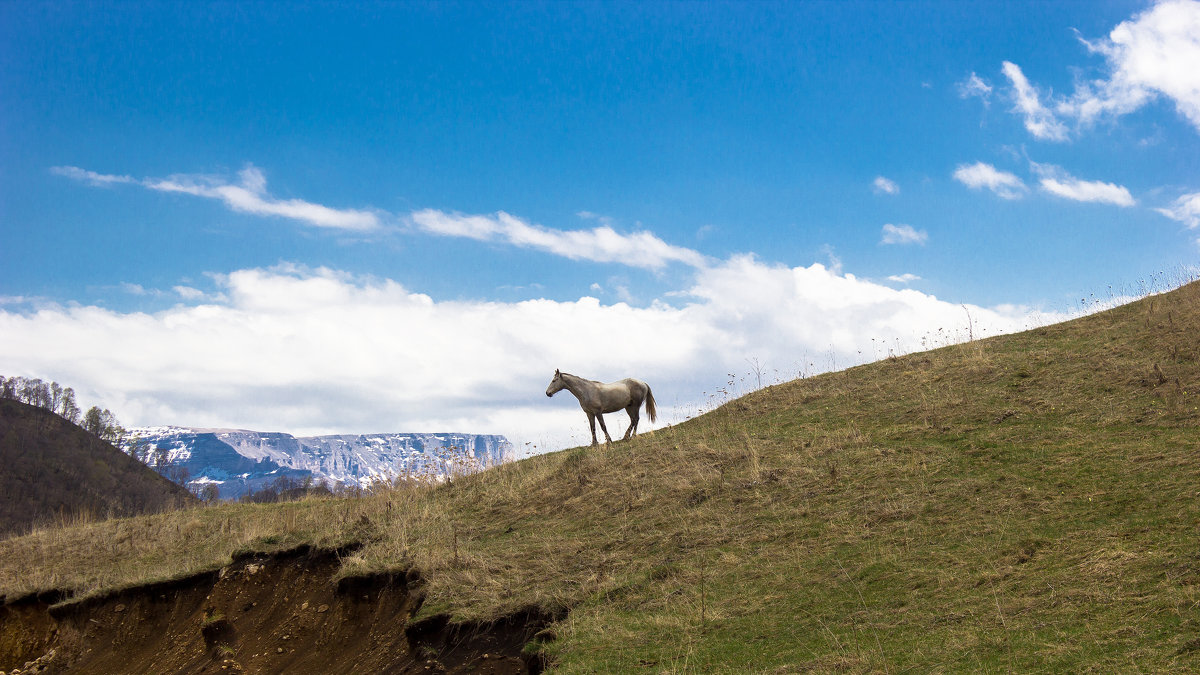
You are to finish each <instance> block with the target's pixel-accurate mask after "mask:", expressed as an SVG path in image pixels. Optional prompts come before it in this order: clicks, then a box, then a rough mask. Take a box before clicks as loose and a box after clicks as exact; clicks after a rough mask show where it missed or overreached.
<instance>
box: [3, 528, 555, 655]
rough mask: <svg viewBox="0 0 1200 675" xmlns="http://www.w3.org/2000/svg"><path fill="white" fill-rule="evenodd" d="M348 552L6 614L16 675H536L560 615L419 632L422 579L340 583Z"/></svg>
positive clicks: (22, 605)
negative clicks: (544, 637) (530, 647)
mask: <svg viewBox="0 0 1200 675" xmlns="http://www.w3.org/2000/svg"><path fill="white" fill-rule="evenodd" d="M342 554H344V552H339V551H314V550H310V549H299V550H295V551H289V552H285V553H276V554H271V555H247V556H244V557H240V558H238V559H236V560H234V561H233V562H232V563H231V564H230V565H228V566H227V567H225V568H223V569H221V570H220V571H217V572H211V573H206V574H202V575H197V576H193V577H189V578H186V579H181V580H176V581H171V582H165V583H160V584H155V585H151V586H143V587H139V588H133V589H127V590H124V591H120V592H118V593H114V594H111V595H108V596H104V597H98V598H90V599H87V600H83V601H78V602H70V601H67V602H62V597H61V594H54V593H49V594H45V593H44V594H41V595H39V596H30V597H25V598H19V599H15V600H12V601H9V602H6V603H5V604H4V605H3V607H0V670H2V671H4V672H6V673H14V672H21V673H28V672H44V673H59V672H72V673H75V672H78V673H155V674H157V673H167V672H170V673H226V672H233V673H237V672H245V673H285V672H286V673H439V672H443V673H452V672H472V673H497V674H508V673H529V672H540V670H541V668H542V664H541V663H540V662H539V661H538V659H537V657H527V656H525V655H523V654H522V650H523V648H524V646H525V645H526V643H527V642H529V640H530V639H532V638H533V636H534V635H535V634H536V633H537V632H538V631H539V630H541V629H543V628H544V627H545V626H546V625H547V624H548V623H549V622H551V621H552V620H553V618H554V617H549V616H545V615H543V614H541V613H540V612H537V611H533V610H531V611H526V612H521V613H518V614H516V615H514V616H510V617H506V618H505V619H502V620H499V621H496V622H493V623H488V624H465V625H464V624H453V623H450V622H449V621H448V620H447V619H446V617H437V616H434V617H430V618H427V619H425V620H423V621H421V622H419V623H416V624H412V623H410V619H411V618H412V616H413V614H414V613H415V612H416V611H417V609H418V608H419V607H420V604H421V601H422V594H421V591H420V586H421V582H420V579H419V578H418V577H417V575H416V574H414V573H411V572H410V573H408V574H407V575H380V576H373V577H367V578H348V579H342V580H340V582H338V583H335V582H334V577H335V573H336V572H337V569H338V560H339V556H340V555H342Z"/></svg>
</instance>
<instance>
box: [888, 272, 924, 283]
mask: <svg viewBox="0 0 1200 675" xmlns="http://www.w3.org/2000/svg"><path fill="white" fill-rule="evenodd" d="M887 280H888V281H894V282H896V283H898V284H911V283H912V282H914V281H920V280H921V277H919V276H917V275H915V274H912V273H911V272H905V273H904V274H893V275H891V276H890V277H888V278H887Z"/></svg>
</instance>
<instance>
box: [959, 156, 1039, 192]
mask: <svg viewBox="0 0 1200 675" xmlns="http://www.w3.org/2000/svg"><path fill="white" fill-rule="evenodd" d="M954 179H955V180H957V181H958V182H960V183H962V184H963V185H966V186H967V187H969V188H972V189H976V190H978V189H980V188H987V189H989V190H991V191H992V192H995V193H996V194H997V195H999V196H1000V197H1003V198H1004V199H1020V198H1021V197H1023V196H1024V195H1025V192H1026V190H1027V188H1026V187H1025V183H1024V181H1022V180H1021V179H1020V178H1018V177H1017V176H1015V175H1013V174H1011V173H1008V172H1007V171H1000V170H999V169H997V168H996V167H994V166H992V165H991V164H985V163H983V162H975V163H974V164H959V165H958V168H957V169H955V170H954Z"/></svg>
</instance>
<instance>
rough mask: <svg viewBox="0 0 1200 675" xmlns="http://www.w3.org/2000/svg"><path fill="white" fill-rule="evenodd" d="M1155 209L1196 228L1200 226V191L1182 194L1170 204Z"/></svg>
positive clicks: (1191, 227)
mask: <svg viewBox="0 0 1200 675" xmlns="http://www.w3.org/2000/svg"><path fill="white" fill-rule="evenodd" d="M1154 210H1155V211H1158V212H1159V213H1161V214H1163V215H1164V216H1166V217H1168V218H1170V219H1172V220H1177V221H1179V222H1181V223H1183V224H1184V225H1187V226H1188V228H1190V229H1193V230H1194V229H1196V228H1198V227H1200V192H1193V193H1191V194H1186V195H1182V196H1180V197H1179V198H1178V199H1176V200H1175V201H1174V202H1173V203H1172V204H1171V205H1170V206H1167V207H1163V208H1159V209H1154Z"/></svg>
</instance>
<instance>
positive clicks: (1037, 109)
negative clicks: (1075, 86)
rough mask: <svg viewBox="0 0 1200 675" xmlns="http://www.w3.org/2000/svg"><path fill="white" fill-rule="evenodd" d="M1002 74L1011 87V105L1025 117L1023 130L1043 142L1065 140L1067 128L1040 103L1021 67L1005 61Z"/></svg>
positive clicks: (1039, 97) (1035, 91) (1035, 90)
mask: <svg viewBox="0 0 1200 675" xmlns="http://www.w3.org/2000/svg"><path fill="white" fill-rule="evenodd" d="M1002 72H1003V73H1004V76H1005V77H1007V78H1008V81H1009V83H1010V84H1011V85H1012V95H1013V105H1014V108H1013V109H1014V110H1015V111H1016V112H1019V113H1021V115H1023V116H1024V117H1025V128H1026V129H1027V130H1028V131H1029V133H1031V134H1033V137H1034V138H1038V139H1041V140H1044V141H1065V140H1067V127H1066V125H1064V124H1063V123H1062V122H1061V121H1059V120H1058V118H1057V117H1056V116H1055V115H1054V112H1053V111H1052V110H1050V108H1048V107H1046V106H1045V105H1044V104H1043V103H1042V99H1041V95H1040V94H1039V93H1038V90H1037V88H1036V87H1034V86H1033V85H1032V84H1030V83H1029V80H1028V79H1026V77H1025V73H1023V72H1021V67H1020V66H1018V65H1017V64H1015V63H1012V62H1011V61H1005V62H1004V65H1003V68H1002Z"/></svg>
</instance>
